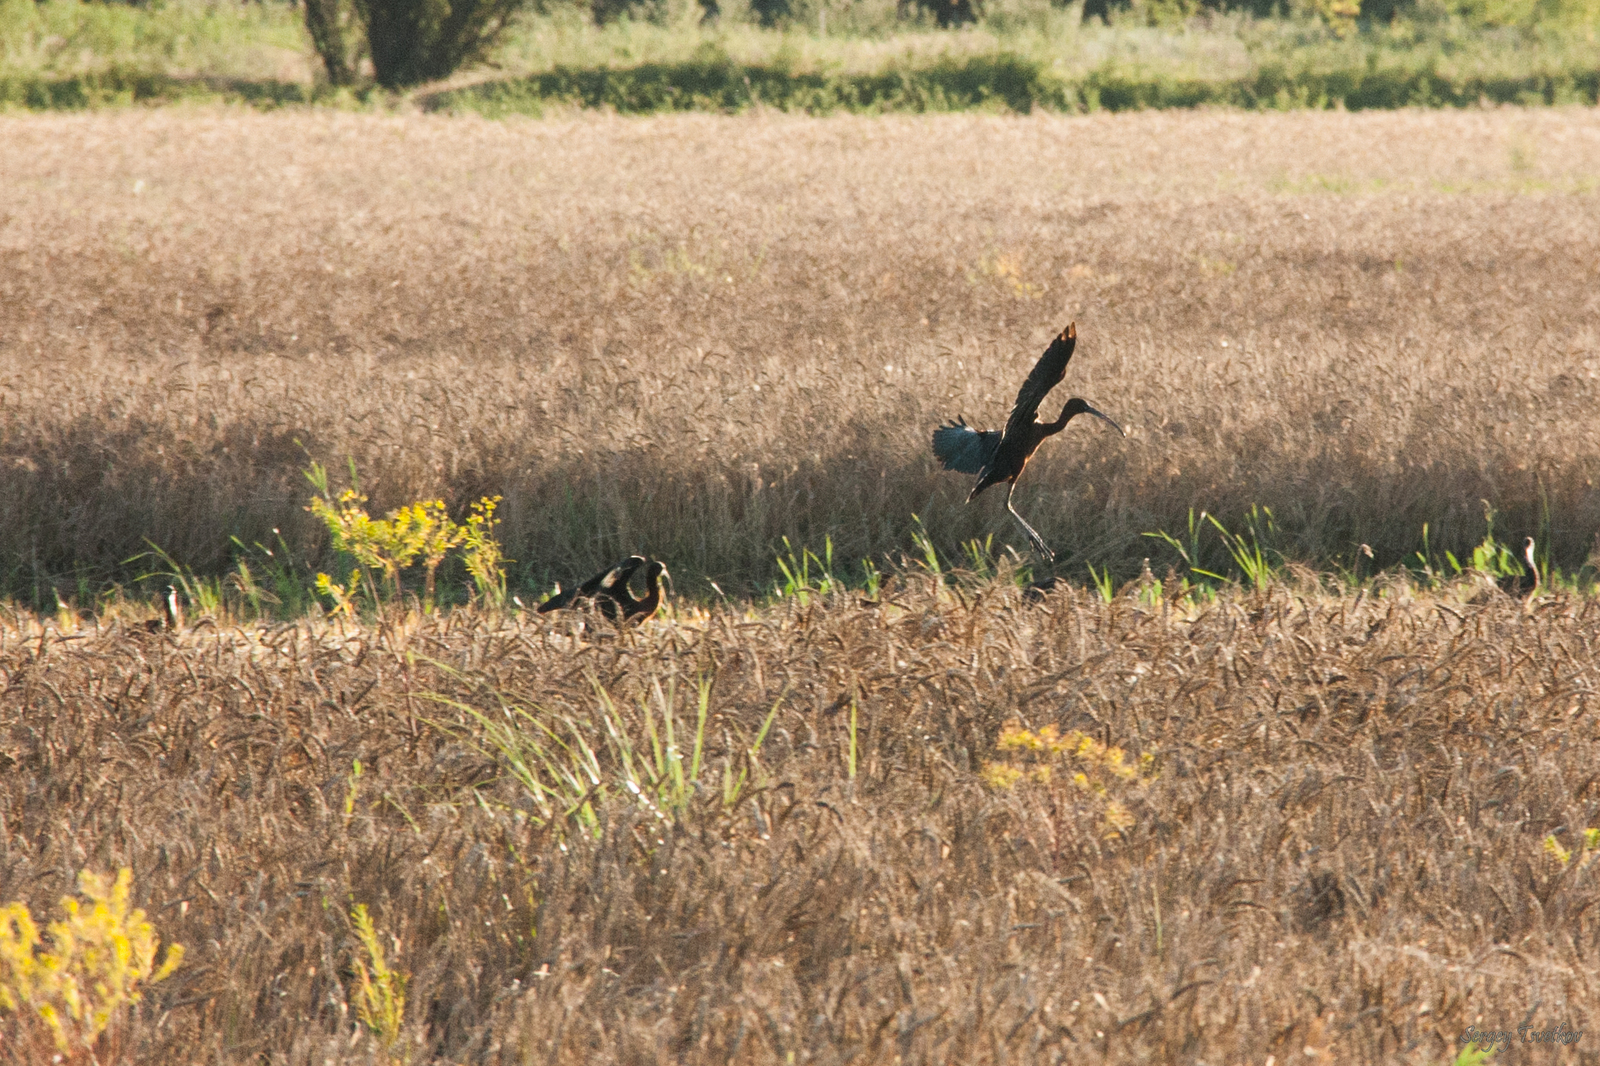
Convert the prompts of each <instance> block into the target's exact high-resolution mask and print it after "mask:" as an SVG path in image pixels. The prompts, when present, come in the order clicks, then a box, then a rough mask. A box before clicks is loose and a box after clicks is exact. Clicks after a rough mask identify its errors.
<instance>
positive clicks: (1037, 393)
mask: <svg viewBox="0 0 1600 1066" xmlns="http://www.w3.org/2000/svg"><path fill="white" fill-rule="evenodd" d="M1077 344H1078V326H1077V323H1072V324H1070V325H1068V326H1067V328H1066V329H1064V330H1062V331H1061V335H1060V336H1058V337H1057V338H1056V339H1055V340H1053V341H1051V342H1050V347H1048V348H1046V349H1045V350H1044V354H1043V355H1041V356H1040V357H1039V361H1038V362H1037V363H1035V364H1033V371H1032V372H1031V373H1029V374H1028V380H1027V381H1024V382H1023V383H1022V388H1021V389H1019V390H1018V391H1017V402H1016V405H1015V406H1013V407H1012V408H1011V417H1009V418H1007V419H1006V435H1007V436H1009V435H1010V434H1012V433H1014V432H1016V431H1017V430H1019V429H1021V428H1022V427H1023V426H1027V425H1031V424H1032V423H1033V420H1034V418H1035V417H1036V416H1037V415H1038V413H1039V405H1040V404H1041V403H1043V402H1044V398H1045V396H1047V395H1049V393H1050V390H1051V389H1053V388H1055V387H1056V386H1057V385H1059V384H1061V379H1062V378H1064V377H1066V376H1067V360H1069V359H1071V358H1072V349H1073V348H1075V347H1077Z"/></svg>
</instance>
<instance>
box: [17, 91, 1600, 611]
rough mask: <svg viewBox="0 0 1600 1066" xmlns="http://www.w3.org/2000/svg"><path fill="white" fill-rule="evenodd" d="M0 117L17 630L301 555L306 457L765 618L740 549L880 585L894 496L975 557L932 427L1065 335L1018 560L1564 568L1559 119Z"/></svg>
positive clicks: (1567, 171)
mask: <svg viewBox="0 0 1600 1066" xmlns="http://www.w3.org/2000/svg"><path fill="white" fill-rule="evenodd" d="M0 121H3V127H4V128H3V135H4V139H5V142H6V144H7V145H8V150H7V151H6V153H5V154H4V156H3V157H0V183H3V184H4V185H5V187H6V188H7V189H8V190H10V193H9V196H8V200H7V204H6V209H5V212H6V213H5V215H4V216H3V219H0V345H3V347H0V360H3V362H0V403H3V406H4V411H5V419H4V422H3V424H0V451H3V455H4V461H3V463H0V561H3V565H4V567H5V572H4V579H3V584H4V586H5V587H6V588H7V589H9V590H10V591H11V593H12V594H13V595H18V596H21V597H23V598H24V599H26V600H30V601H33V602H37V603H39V604H41V605H42V606H46V607H53V606H54V602H55V601H54V598H53V597H54V596H55V595H60V596H62V597H63V598H67V599H72V600H74V601H76V602H80V603H84V604H85V605H86V604H87V602H89V601H90V600H91V599H92V598H93V597H94V596H95V595H97V594H99V593H101V592H103V591H105V590H106V589H107V588H108V587H110V584H111V583H113V582H122V583H127V582H130V581H132V580H133V579H135V578H137V577H138V576H139V574H140V573H143V572H147V571H148V570H149V569H150V567H149V566H148V564H147V563H137V564H128V563H127V562H126V561H127V560H129V559H131V558H132V557H134V556H137V555H139V554H140V553H141V552H145V551H148V550H149V548H150V545H151V544H153V545H155V546H159V547H160V548H161V549H163V550H164V551H166V552H168V553H170V555H171V556H172V558H173V559H174V560H175V561H176V562H178V563H179V564H181V565H182V566H184V567H186V568H189V569H192V570H193V571H195V572H197V573H200V574H208V575H214V576H219V577H220V576H222V575H223V574H225V573H227V572H228V571H229V569H230V568H231V567H232V565H233V563H234V561H235V560H236V559H237V558H239V557H242V556H241V548H240V546H241V545H243V546H245V547H248V548H250V551H249V552H246V553H244V556H243V557H249V558H251V559H253V560H254V561H255V562H256V563H257V564H263V563H264V559H265V557H264V556H262V555H261V554H260V553H259V552H255V549H254V548H253V547H250V546H254V545H257V544H260V545H264V546H266V547H268V548H275V549H281V548H284V547H286V548H287V549H288V553H287V554H288V556H289V557H292V559H293V560H294V561H295V564H296V565H297V566H300V567H302V568H303V567H305V566H307V565H317V566H325V565H327V564H328V562H329V560H327V559H326V557H325V555H324V549H323V542H322V541H321V540H319V539H318V530H317V529H316V528H315V527H314V522H313V520H312V518H311V516H310V515H308V514H306V513H305V511H304V505H305V504H306V502H307V500H308V497H309V495H310V486H309V485H308V484H307V483H306V481H305V479H304V478H303V477H302V475H301V471H303V470H304V469H306V468H307V466H308V465H309V463H310V462H311V461H313V460H315V461H318V462H321V463H323V464H325V465H326V466H327V467H329V468H330V469H332V470H333V471H334V472H335V484H336V486H337V485H338V484H339V483H340V481H341V479H344V480H347V476H346V475H345V474H344V471H345V469H346V465H347V460H348V461H353V462H354V463H355V466H356V469H357V471H358V475H359V477H360V481H361V487H362V488H363V490H364V491H366V492H368V493H369V495H370V496H371V498H372V505H373V509H374V512H375V513H381V512H382V511H384V510H387V509H388V508H391V507H395V506H399V505H400V504H402V503H406V502H409V501H411V500H414V499H419V498H431V497H436V496H437V497H440V498H443V499H444V500H445V501H446V502H447V503H448V504H449V505H450V506H451V507H452V508H453V509H455V510H456V511H457V512H459V511H460V510H462V509H464V508H465V506H466V504H467V502H468V501H471V500H474V499H476V498H478V497H479V496H481V495H494V494H500V495H503V496H504V497H505V502H504V504H503V508H502V512H501V513H502V515H503V517H504V518H505V524H504V526H503V527H502V535H503V538H504V540H505V542H506V546H507V552H508V554H509V555H510V556H511V558H513V559H515V560H516V564H515V570H514V578H515V580H514V582H513V584H514V586H515V587H516V588H517V589H518V590H519V591H520V592H521V593H522V594H524V597H525V598H526V595H527V594H529V593H537V592H539V591H541V590H542V589H544V588H547V587H548V585H549V583H550V582H551V581H553V580H556V579H558V578H562V577H566V578H570V577H572V576H573V575H577V574H587V573H591V572H593V571H594V570H596V569H598V568H599V567H600V566H601V565H603V564H606V563H609V562H610V561H611V560H614V559H615V558H617V557H618V556H620V555H624V554H627V553H629V552H633V551H642V552H646V553H648V554H651V555H653V556H657V557H660V558H663V559H665V560H666V561H667V562H668V564H669V565H670V566H671V567H672V568H673V571H674V573H675V574H676V575H677V577H678V590H679V592H680V593H682V594H687V595H689V596H691V597H693V598H696V599H701V598H704V597H708V596H710V595H712V591H711V586H710V585H709V584H708V581H715V582H716V583H717V584H718V585H719V586H720V587H721V588H722V589H723V590H725V591H726V592H729V593H730V594H732V593H748V592H753V591H757V590H764V589H768V588H770V587H771V586H772V584H773V582H774V581H775V580H777V578H778V577H779V572H778V570H777V567H776V565H775V558H776V556H777V555H778V554H779V553H780V549H781V548H782V543H783V541H782V538H784V537H787V538H789V541H790V544H791V545H792V546H793V547H794V549H795V550H796V551H798V550H799V549H800V548H801V547H809V548H811V549H813V550H815V551H817V552H819V553H820V552H822V550H823V548H824V544H825V542H826V541H828V540H829V539H831V542H832V544H833V546H834V550H835V556H836V559H838V560H841V566H854V567H859V565H860V561H861V560H863V559H870V560H873V561H874V562H875V563H877V564H880V565H881V564H882V563H883V561H884V557H885V556H886V555H890V556H892V555H893V554H894V553H897V552H899V551H901V550H904V549H907V548H909V547H910V544H911V534H912V532H913V531H914V530H915V528H916V527H915V525H914V521H913V515H915V516H918V517H919V518H920V520H921V522H922V523H923V525H924V526H925V528H926V529H927V530H928V531H929V532H930V533H931V534H932V536H933V538H934V540H935V543H936V545H937V546H938V548H939V549H940V550H941V552H944V553H947V554H949V555H951V556H954V557H958V558H959V557H960V550H959V549H960V545H962V544H963V543H966V542H968V541H970V540H972V539H974V538H980V539H981V538H983V537H986V536H987V535H989V534H991V533H992V534H994V535H995V538H996V540H995V545H994V546H995V548H996V549H998V548H999V547H1000V546H1002V545H1004V544H1007V543H1016V544H1020V543H1022V541H1021V539H1020V537H1019V536H1018V533H1017V530H1016V529H1015V526H1014V525H1013V524H1012V523H1011V520H1010V518H1009V517H1008V516H1006V515H1005V514H1004V511H1003V509H1002V507H1001V502H1000V501H999V500H998V499H990V498H987V497H985V498H983V499H981V500H980V501H978V502H976V503H975V504H974V505H972V506H964V505H963V500H964V499H965V495H966V492H967V489H968V488H969V487H970V486H969V485H968V479H967V478H964V477H960V476H957V475H953V474H945V473H942V472H939V471H938V470H937V469H936V466H935V463H934V461H933V459H932V457H931V454H930V452H929V446H928V440H929V435H930V433H931V431H932V429H933V427H934V426H935V425H937V424H938V423H939V422H940V421H941V420H942V419H944V418H948V417H953V416H955V415H957V414H964V415H966V416H967V417H968V418H969V419H971V420H973V421H975V422H977V423H979V424H985V425H997V424H999V423H1000V422H1001V421H1002V420H1003V419H1004V417H1005V413H1006V411H1007V409H1008V407H1009V405H1010V403H1011V400H1012V399H1013V397H1014V396H1015V392H1016V388H1017V386H1018V383H1019V382H1020V381H1021V379H1022V377H1023V376H1025V374H1026V373H1027V370H1028V369H1029V368H1030V367H1031V365H1032V363H1033V361H1034V360H1035V359H1036V358H1037V356H1038V353H1039V352H1040V351H1042V350H1043V347H1044V345H1045V343H1046V342H1047V340H1048V339H1049V337H1050V336H1051V335H1052V334H1053V333H1054V332H1055V331H1057V330H1059V329H1060V328H1062V327H1063V326H1064V325H1065V324H1066V323H1067V322H1068V321H1069V320H1076V322H1077V323H1078V328H1079V331H1080V334H1081V337H1082V340H1081V341H1080V344H1079V349H1078V354H1077V356H1076V357H1075V358H1074V361H1073V364H1072V368H1071V373H1070V376H1069V378H1068V380H1067V382H1066V384H1065V386H1064V392H1065V394H1067V395H1082V396H1084V397H1086V398H1088V399H1090V400H1091V401H1092V402H1094V403H1096V404H1097V405H1099V406H1100V407H1102V409H1104V410H1106V411H1107V412H1108V413H1110V414H1111V415H1113V416H1114V417H1116V418H1117V419H1118V420H1119V421H1120V422H1121V423H1122V424H1123V425H1124V426H1125V427H1127V430H1128V434H1129V435H1128V438H1127V440H1122V439H1119V438H1117V437H1116V436H1115V435H1114V434H1110V433H1107V432H1104V431H1102V430H1103V427H1099V426H1097V425H1082V424H1077V423H1075V424H1074V425H1073V426H1072V427H1071V428H1070V429H1069V430H1068V432H1067V433H1066V434H1064V435H1063V436H1061V437H1059V438H1056V439H1054V440H1052V441H1051V442H1049V443H1048V444H1047V445H1046V446H1045V447H1044V448H1043V449H1042V451H1041V454H1040V456H1039V457H1038V459H1037V460H1036V461H1035V463H1034V464H1033V465H1032V466H1031V467H1030V469H1029V473H1028V476H1027V478H1026V479H1025V480H1024V482H1023V486H1022V489H1021V491H1019V493H1018V504H1019V507H1020V508H1021V510H1022V511H1023V513H1024V514H1026V515H1028V516H1030V518H1031V519H1032V520H1033V522H1034V525H1035V526H1036V527H1037V528H1038V529H1040V530H1041V531H1042V532H1043V534H1044V535H1045V537H1046V538H1047V539H1048V540H1050V541H1051V542H1052V543H1054V544H1055V545H1057V546H1058V547H1059V549H1060V551H1061V555H1062V557H1063V559H1062V563H1061V566H1062V570H1061V572H1062V573H1065V574H1073V575H1076V576H1077V577H1079V578H1083V577H1086V576H1087V571H1086V570H1085V569H1084V564H1085V563H1093V564H1095V565H1096V566H1097V567H1099V566H1109V567H1111V568H1112V570H1113V571H1114V573H1116V574H1117V575H1118V576H1119V577H1120V578H1121V579H1126V578H1130V577H1132V576H1134V575H1136V574H1137V573H1138V572H1139V570H1140V567H1141V561H1142V560H1143V559H1144V558H1145V557H1149V558H1150V559H1151V565H1152V567H1153V568H1154V569H1155V571H1156V572H1157V573H1158V574H1160V573H1163V572H1164V571H1165V568H1166V566H1167V565H1169V564H1173V563H1177V562H1178V561H1179V560H1178V557H1177V556H1176V554H1174V553H1171V552H1170V551H1169V550H1168V549H1166V548H1164V547H1163V546H1162V545H1160V544H1157V543H1156V542H1154V541H1152V540H1150V539H1148V538H1145V537H1143V536H1142V534H1143V533H1146V532H1152V531H1156V530H1167V531H1170V532H1173V533H1183V531H1185V530H1186V529H1187V523H1188V516H1189V513H1190V511H1191V510H1194V511H1199V510H1201V509H1205V510H1208V511H1209V512H1210V513H1212V514H1215V515H1217V516H1219V517H1220V518H1221V519H1222V520H1223V521H1224V523H1225V524H1227V525H1228V526H1229V527H1230V528H1234V529H1240V528H1242V525H1241V523H1242V522H1243V516H1244V515H1246V514H1247V512H1248V510H1249V508H1250V507H1251V506H1252V505H1260V506H1263V507H1268V508H1271V510H1272V512H1273V516H1274V527H1275V528H1274V530H1273V531H1271V532H1270V536H1269V535H1268V531H1266V530H1265V529H1264V528H1263V537H1264V539H1265V540H1266V542H1267V546H1268V547H1270V548H1273V549H1276V550H1277V551H1278V552H1280V553H1281V558H1280V557H1278V556H1274V559H1275V561H1279V562H1282V561H1293V562H1300V563H1304V564H1307V565H1310V566H1312V567H1314V568H1317V569H1322V570H1329V569H1342V570H1344V571H1346V572H1349V573H1352V574H1353V573H1354V571H1355V570H1356V568H1357V567H1358V566H1365V567H1367V568H1368V570H1367V572H1368V573H1370V572H1371V570H1372V568H1373V567H1374V566H1376V567H1385V568H1387V567H1393V566H1395V565H1396V564H1399V563H1401V562H1406V561H1409V562H1411V563H1414V564H1418V565H1420V562H1419V560H1417V559H1416V558H1415V556H1414V553H1415V552H1417V551H1419V550H1421V549H1423V547H1424V542H1423V527H1424V524H1427V525H1428V527H1429V528H1428V534H1429V539H1428V547H1429V549H1430V551H1431V552H1432V558H1431V559H1430V561H1431V562H1432V563H1433V565H1435V566H1436V567H1441V568H1442V567H1444V565H1445V564H1444V562H1443V556H1442V553H1443V552H1444V551H1445V550H1449V551H1452V552H1453V553H1454V554H1455V555H1456V556H1457V557H1458V558H1465V557H1466V555H1467V553H1469V552H1470V550H1471V548H1472V547H1473V546H1474V545H1476V544H1477V543H1478V542H1479V541H1480V540H1482V539H1483V537H1484V535H1485V532H1486V525H1485V501H1486V502H1487V503H1488V505H1489V506H1491V507H1492V508H1494V509H1495V510H1496V511H1497V512H1498V516H1499V517H1498V519H1497V523H1498V524H1497V525H1496V527H1495V528H1496V532H1497V535H1498V536H1499V537H1500V539H1502V540H1504V541H1506V542H1507V543H1510V544H1512V545H1513V547H1516V548H1520V547H1521V545H1522V538H1523V537H1525V536H1534V537H1535V538H1536V539H1537V541H1538V543H1539V544H1540V545H1541V551H1543V552H1547V553H1548V556H1549V559H1550V560H1551V561H1552V563H1553V564H1554V565H1556V566H1558V567H1560V568H1562V569H1563V570H1565V571H1566V572H1568V573H1569V574H1570V573H1573V572H1576V571H1578V570H1579V569H1580V568H1582V567H1583V566H1584V565H1585V563H1586V562H1587V561H1588V560H1590V558H1591V554H1592V553H1593V552H1594V550H1595V548H1596V540H1595V537H1596V530H1597V529H1600V489H1597V487H1596V482H1597V479H1600V426H1597V423H1596V421H1595V419H1594V418H1593V417H1592V412H1593V410H1594V408H1595V404H1596V401H1597V399H1600V339H1597V328H1600V327H1597V322H1600V314H1597V312H1600V285H1597V284H1596V281H1597V276H1600V274H1597V272H1600V227H1597V226H1596V225H1595V224H1594V223H1595V219H1596V204H1597V199H1596V197H1597V194H1600V120H1597V119H1596V117H1595V112H1593V111H1590V110H1542V111H1520V110H1505V111H1489V112H1442V113H1441V112H1420V111H1409V112H1401V113H1363V114H1359V115H1357V114H1339V113H1304V112H1302V113H1291V114H1285V115H1274V116H1251V115H1244V114H1238V113H1201V114H1185V113H1149V114H1140V115H1136V116H1120V117H1113V116H1104V117H1093V116H1091V117H1082V118H1050V117H1036V118H1032V119H1028V120H1018V119H999V118H987V117H943V118H933V117H930V118H925V119H885V120H881V121H880V120H866V119H853V118H841V119H838V120H830V121H827V122H821V123H817V122H813V121H809V120H804V119H790V118H785V117H782V116H768V117H762V118H754V119H750V120H729V119H720V118H714V117H706V116H700V117H695V116H686V117H664V118H658V119H652V120H648V121H644V122H634V121H622V120H607V119H592V120H589V119H586V120H581V121H575V122H562V123H550V124H530V123H520V122H511V123H507V124H499V123H489V122H482V121H476V120H471V119H465V120H461V121H456V120H449V119H442V118H430V117H425V116H409V117H363V116H355V115H343V114H338V113H321V114H297V115H295V114H278V115H257V114H250V113H217V114H198V115H190V114H182V113H175V112H170V111H166V112H154V113H107V114H93V115H82V116H75V117H37V118H11V119H5V120H0ZM67 368H70V372H66V371H67ZM274 530H279V531H281V535H282V537H283V541H284V543H283V544H282V545H280V544H279V542H278V540H277V535H275V534H274V532H273V531H274ZM230 538H237V543H235V542H234V541H232V540H231V539H230ZM1363 544H1365V545H1368V546H1369V547H1370V549H1371V551H1372V553H1373V554H1372V557H1371V558H1370V559H1368V558H1367V557H1366V556H1365V554H1364V553H1363V552H1362V550H1361V545H1363ZM1201 547H1202V552H1203V553H1204V555H1203V559H1202V560H1199V561H1201V562H1203V563H1205V564H1208V565H1209V568H1211V569H1216V570H1219V571H1223V572H1225V571H1226V570H1227V567H1228V560H1227V556H1226V555H1225V554H1224V553H1223V551H1222V549H1221V546H1220V544H1219V542H1218V541H1217V539H1215V537H1207V538H1206V539H1205V540H1204V541H1203V543H1202V545H1201ZM251 553H254V554H251ZM1164 553H1165V554H1164ZM282 558H283V557H282V556H281V555H280V557H279V561H280V562H281V561H282ZM141 567H142V569H141Z"/></svg>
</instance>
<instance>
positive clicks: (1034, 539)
mask: <svg viewBox="0 0 1600 1066" xmlns="http://www.w3.org/2000/svg"><path fill="white" fill-rule="evenodd" d="M1016 491H1017V483H1016V482H1015V481H1013V482H1012V483H1011V486H1010V488H1009V489H1007V490H1006V510H1008V511H1010V512H1011V517H1012V518H1015V519H1016V520H1017V525H1019V526H1021V527H1022V531H1023V532H1024V533H1026V534H1027V535H1028V543H1029V544H1032V545H1033V550H1034V551H1036V552H1038V553H1039V554H1040V555H1042V556H1044V561H1045V562H1047V563H1053V562H1055V561H1056V553H1055V552H1053V551H1051V550H1050V546H1049V545H1048V544H1046V543H1045V542H1044V538H1043V537H1041V536H1039V532H1038V530H1036V529H1034V528H1033V527H1032V526H1030V525H1028V520H1027V519H1026V518H1023V517H1022V516H1021V515H1019V514H1018V513H1017V509H1016V508H1015V507H1013V506H1011V494H1012V493H1013V492H1016Z"/></svg>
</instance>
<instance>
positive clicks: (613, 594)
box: [539, 555, 671, 622]
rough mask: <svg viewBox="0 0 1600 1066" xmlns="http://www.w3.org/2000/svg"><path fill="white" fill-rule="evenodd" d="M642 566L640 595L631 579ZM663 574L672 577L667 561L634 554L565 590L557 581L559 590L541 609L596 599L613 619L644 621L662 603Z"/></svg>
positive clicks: (541, 612) (550, 608) (574, 605)
mask: <svg viewBox="0 0 1600 1066" xmlns="http://www.w3.org/2000/svg"><path fill="white" fill-rule="evenodd" d="M641 566H642V567H644V581H645V594H644V595H643V596H639V597H636V596H634V594H633V593H632V592H631V591H629V589H628V583H629V582H630V581H632V580H633V575H634V574H635V573H637V572H638V570H639V568H640V567H641ZM663 575H666V576H667V577H669V578H670V577H671V575H670V574H668V573H667V568H666V565H665V564H663V563H661V562H660V561H658V560H647V559H646V558H645V557H644V556H642V555H630V556H628V557H627V558H626V559H624V560H622V561H621V562H620V563H618V564H617V565H616V566H613V567H612V568H611V569H609V570H602V571H600V572H599V573H598V574H596V575H594V576H593V577H591V578H590V579H589V580H587V581H585V582H584V583H583V584H581V585H579V586H578V587H577V588H573V589H568V590H566V591H562V589H561V586H560V585H559V584H558V585H556V590H555V592H554V593H552V594H551V596H550V598H549V599H547V600H545V601H544V602H543V603H541V604H540V605H539V613H540V614H547V613H549V612H550V611H555V610H560V609H561V608H563V607H576V606H577V605H578V604H580V603H583V602H592V603H593V604H594V606H595V607H597V608H599V610H600V613H601V614H603V615H605V616H606V617H607V618H609V619H611V620H612V621H613V622H615V621H617V620H618V619H622V620H624V621H635V620H637V621H643V620H644V619H646V618H649V617H650V616H651V615H653V614H655V613H656V610H657V609H658V608H659V607H660V606H661V578H662V576H663Z"/></svg>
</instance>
